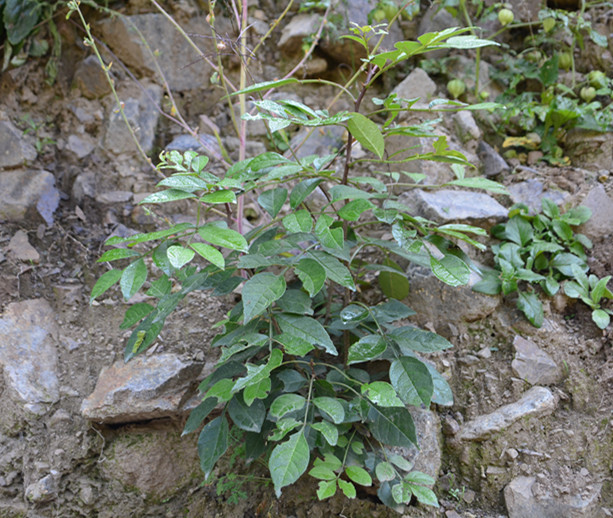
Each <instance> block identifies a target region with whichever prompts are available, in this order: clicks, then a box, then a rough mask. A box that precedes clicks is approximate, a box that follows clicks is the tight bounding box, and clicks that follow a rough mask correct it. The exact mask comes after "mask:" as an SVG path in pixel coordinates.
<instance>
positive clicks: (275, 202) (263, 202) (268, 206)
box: [258, 187, 287, 218]
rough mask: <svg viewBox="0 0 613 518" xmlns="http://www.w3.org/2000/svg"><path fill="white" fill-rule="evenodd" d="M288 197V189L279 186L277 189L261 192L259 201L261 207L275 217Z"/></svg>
mask: <svg viewBox="0 0 613 518" xmlns="http://www.w3.org/2000/svg"><path fill="white" fill-rule="evenodd" d="M286 199H287V189H285V188H284V187H277V188H276V189H270V190H268V191H264V192H263V193H262V194H260V196H259V197H258V203H259V205H260V207H262V208H263V209H264V210H265V211H266V212H268V214H270V217H271V218H275V217H277V214H279V211H280V210H281V209H282V208H283V205H284V204H285V200H286Z"/></svg>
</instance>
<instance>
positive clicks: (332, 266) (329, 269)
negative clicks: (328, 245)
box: [301, 250, 355, 291]
mask: <svg viewBox="0 0 613 518" xmlns="http://www.w3.org/2000/svg"><path fill="white" fill-rule="evenodd" d="M306 255H307V258H309V259H312V260H314V261H316V262H317V263H318V264H319V265H320V266H321V267H322V268H323V269H324V270H325V272H326V276H327V277H328V278H329V279H331V280H332V281H334V282H336V283H337V284H340V285H341V286H344V287H345V288H349V289H350V290H351V291H355V284H354V283H353V277H352V276H351V272H350V271H349V269H348V268H347V267H346V266H345V265H344V264H342V263H341V262H340V261H339V260H338V259H336V258H335V257H332V256H331V255H330V254H328V253H327V252H324V251H322V250H311V251H309V252H307V254H306ZM301 262H302V261H301ZM307 291H308V290H307Z"/></svg>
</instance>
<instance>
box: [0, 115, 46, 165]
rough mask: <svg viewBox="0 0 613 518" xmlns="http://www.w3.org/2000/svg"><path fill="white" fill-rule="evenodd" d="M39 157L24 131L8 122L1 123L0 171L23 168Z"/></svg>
mask: <svg viewBox="0 0 613 518" xmlns="http://www.w3.org/2000/svg"><path fill="white" fill-rule="evenodd" d="M37 155H38V153H37V152H36V149H35V148H34V146H32V145H31V144H29V143H28V142H27V141H26V139H25V138H24V135H23V132H22V131H20V130H19V129H17V128H16V127H15V126H13V125H12V124H11V123H10V122H8V121H0V169H4V168H12V167H20V166H23V165H25V164H26V163H27V162H32V161H33V160H36V156H37Z"/></svg>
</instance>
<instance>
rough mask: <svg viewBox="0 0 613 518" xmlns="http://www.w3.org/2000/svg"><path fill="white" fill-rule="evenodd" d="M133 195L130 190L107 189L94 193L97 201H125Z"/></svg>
mask: <svg viewBox="0 0 613 518" xmlns="http://www.w3.org/2000/svg"><path fill="white" fill-rule="evenodd" d="M132 196H134V195H133V194H132V193H131V192H130V191H108V192H102V193H100V194H98V195H96V201H97V202H98V203H104V204H106V203H127V202H128V201H130V200H131V199H132Z"/></svg>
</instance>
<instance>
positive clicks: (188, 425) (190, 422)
mask: <svg viewBox="0 0 613 518" xmlns="http://www.w3.org/2000/svg"><path fill="white" fill-rule="evenodd" d="M216 406H217V399H216V398H213V397H211V398H206V399H205V400H204V401H203V402H202V403H200V404H199V405H198V406H197V407H196V408H194V409H193V410H192V411H191V412H190V414H189V417H188V418H187V421H186V422H185V428H183V432H182V433H181V435H182V436H183V435H187V434H188V433H192V432H194V431H195V430H197V429H198V427H199V426H200V425H201V424H202V422H203V421H204V420H205V419H206V418H207V417H208V415H209V414H210V413H211V412H212V411H213V409H214V408H215V407H216Z"/></svg>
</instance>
